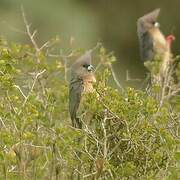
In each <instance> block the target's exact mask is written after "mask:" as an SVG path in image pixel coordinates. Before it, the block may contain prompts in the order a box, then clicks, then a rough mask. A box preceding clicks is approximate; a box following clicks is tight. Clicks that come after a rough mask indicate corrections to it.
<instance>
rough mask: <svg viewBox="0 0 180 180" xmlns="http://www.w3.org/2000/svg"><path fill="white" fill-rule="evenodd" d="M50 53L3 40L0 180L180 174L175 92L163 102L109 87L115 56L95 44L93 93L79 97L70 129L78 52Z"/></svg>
mask: <svg viewBox="0 0 180 180" xmlns="http://www.w3.org/2000/svg"><path fill="white" fill-rule="evenodd" d="M56 41H57V39H55V40H52V42H51V43H52V44H54V43H56ZM61 50H62V49H61ZM51 51H52V52H53V49H49V47H48V49H46V48H44V49H43V50H39V51H37V49H35V48H32V47H31V46H29V45H21V44H15V43H9V44H8V43H7V42H6V41H5V40H3V39H1V42H0V100H1V104H0V179H13V180H14V179H77V178H79V179H108V180H109V179H172V180H174V179H178V177H180V174H179V169H180V149H179V138H180V134H179V133H180V124H179V118H180V117H179V116H180V114H179V101H178V100H179V99H178V98H179V97H178V95H176V94H174V96H173V97H172V98H171V99H170V100H168V101H166V100H165V101H164V102H163V104H162V103H160V102H159V101H158V100H157V99H156V98H155V96H153V95H152V94H149V93H148V92H147V91H145V90H135V89H133V88H130V87H129V88H126V89H125V90H123V91H122V90H118V89H115V88H112V87H110V86H109V85H108V84H109V83H108V82H109V79H110V76H111V71H110V68H109V65H110V64H111V63H112V62H113V61H114V60H115V58H114V56H112V55H108V54H106V51H105V49H104V48H102V47H101V48H100V51H99V52H98V53H97V54H96V57H95V58H96V59H97V60H98V62H100V63H99V64H98V65H97V67H98V71H96V76H97V83H96V84H95V89H96V91H95V92H94V93H93V94H92V95H91V96H89V95H85V96H84V97H83V101H82V104H81V107H80V111H79V116H80V118H81V120H82V121H83V129H81V130H78V129H75V128H73V127H72V126H71V121H70V117H69V113H68V81H67V79H68V69H69V64H71V61H73V60H74V59H76V58H77V57H78V56H79V55H80V54H81V53H82V52H81V51H79V50H72V51H71V52H70V55H64V54H63V53H64V52H63V51H61V52H62V53H61V54H60V55H53V54H52V53H51ZM67 61H68V62H67ZM69 62H70V63H69ZM177 74H178V72H177ZM157 89H158V88H155V87H154V92H153V93H156V91H158V90H157Z"/></svg>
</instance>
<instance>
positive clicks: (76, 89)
mask: <svg viewBox="0 0 180 180" xmlns="http://www.w3.org/2000/svg"><path fill="white" fill-rule="evenodd" d="M82 92H83V82H82V81H81V80H77V81H71V83H70V88H69V112H70V115H71V120H72V122H74V121H75V119H76V113H77V110H78V108H79V104H80V101H81V95H82Z"/></svg>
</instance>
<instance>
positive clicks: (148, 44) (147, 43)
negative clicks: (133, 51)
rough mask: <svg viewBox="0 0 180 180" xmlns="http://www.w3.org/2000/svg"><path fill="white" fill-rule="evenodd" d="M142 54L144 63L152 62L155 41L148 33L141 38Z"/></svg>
mask: <svg viewBox="0 0 180 180" xmlns="http://www.w3.org/2000/svg"><path fill="white" fill-rule="evenodd" d="M140 51H141V52H140V53H141V58H142V60H143V61H147V60H152V59H153V57H154V45H153V39H152V37H151V35H150V33H149V32H148V31H147V32H145V33H143V34H141V37H140Z"/></svg>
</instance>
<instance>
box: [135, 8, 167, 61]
mask: <svg viewBox="0 0 180 180" xmlns="http://www.w3.org/2000/svg"><path fill="white" fill-rule="evenodd" d="M159 13H160V9H156V10H154V11H152V12H150V13H148V14H146V15H144V16H143V17H140V18H139V19H138V21H137V32H138V38H139V43H140V53H141V58H142V60H143V61H148V60H153V59H154V58H155V56H156V55H160V56H164V54H165V53H166V52H167V50H168V47H167V43H166V39H165V37H164V35H163V33H162V32H161V31H160V29H159V23H158V22H157V18H158V16H159Z"/></svg>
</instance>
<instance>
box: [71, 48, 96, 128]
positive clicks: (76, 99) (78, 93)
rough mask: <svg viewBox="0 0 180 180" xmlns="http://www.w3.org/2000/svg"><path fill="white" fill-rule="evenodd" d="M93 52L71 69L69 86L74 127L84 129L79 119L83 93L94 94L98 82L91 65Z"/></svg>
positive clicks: (89, 52) (86, 54) (83, 56)
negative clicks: (78, 112) (94, 86)
mask: <svg viewBox="0 0 180 180" xmlns="http://www.w3.org/2000/svg"><path fill="white" fill-rule="evenodd" d="M91 52H92V51H91V50H90V51H87V52H86V53H85V54H84V55H82V56H81V57H80V58H79V59H77V61H76V62H75V63H74V64H73V65H72V67H71V81H70V86H69V112H70V116H71V120H72V126H73V127H77V128H82V123H81V121H80V119H79V118H78V117H77V111H78V108H79V105H80V102H81V97H82V94H83V93H90V92H93V91H94V89H93V83H94V82H96V78H95V75H94V72H93V71H94V68H93V66H92V65H91Z"/></svg>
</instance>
